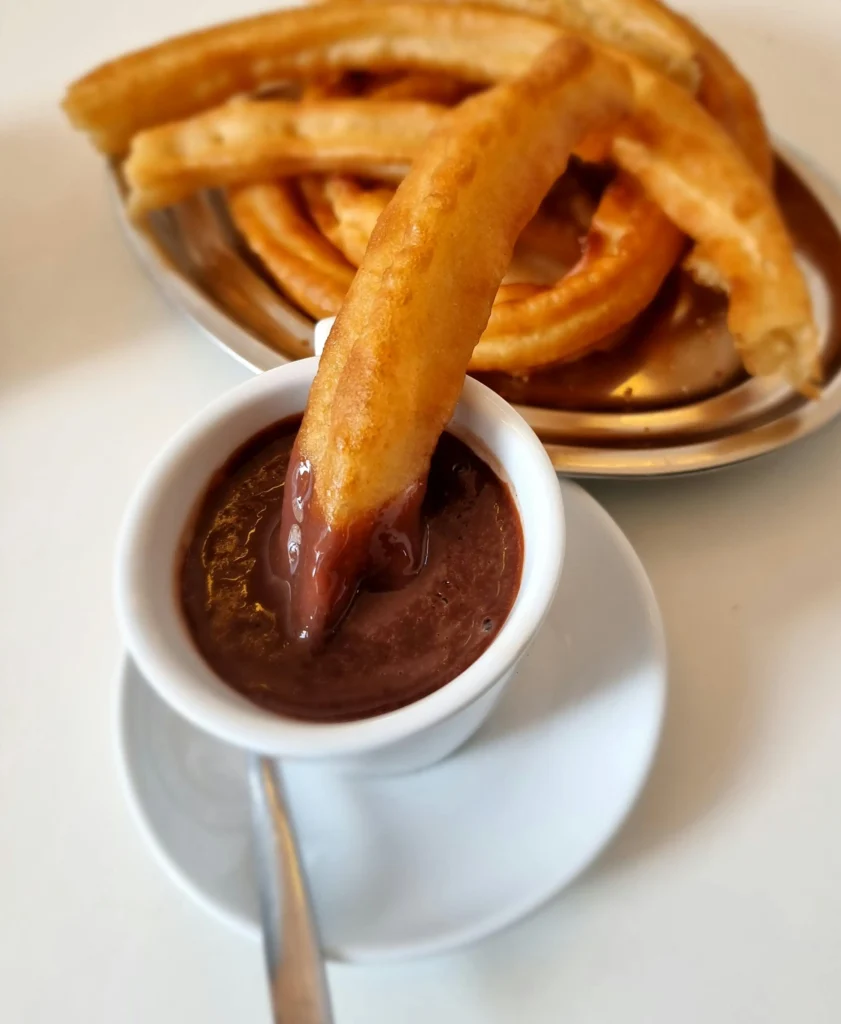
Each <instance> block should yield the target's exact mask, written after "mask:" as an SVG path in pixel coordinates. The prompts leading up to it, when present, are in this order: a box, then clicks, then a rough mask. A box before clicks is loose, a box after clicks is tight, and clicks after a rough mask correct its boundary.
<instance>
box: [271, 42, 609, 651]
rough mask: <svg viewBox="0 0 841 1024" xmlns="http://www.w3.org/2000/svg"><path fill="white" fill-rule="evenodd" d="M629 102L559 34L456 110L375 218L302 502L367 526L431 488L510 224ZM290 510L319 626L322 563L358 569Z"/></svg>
mask: <svg viewBox="0 0 841 1024" xmlns="http://www.w3.org/2000/svg"><path fill="white" fill-rule="evenodd" d="M628 100H629V87H628V79H627V73H626V72H625V71H624V70H623V69H622V68H621V67H619V66H618V65H616V64H615V63H614V62H612V61H609V60H607V59H605V58H603V57H600V56H598V55H596V54H594V53H593V52H592V51H591V50H590V49H589V48H588V47H587V46H585V45H584V44H582V43H578V42H574V41H571V40H564V41H561V42H559V43H558V44H557V45H555V46H553V47H552V48H551V49H550V50H549V51H548V52H547V53H546V54H545V55H544V56H543V57H542V58H541V59H540V60H539V61H538V62H537V63H536V65H535V66H534V67H533V68H532V70H531V71H530V72H529V73H528V74H527V75H525V76H523V78H521V79H518V80H515V81H512V82H510V83H507V84H505V85H501V86H499V87H497V88H496V89H492V90H489V91H488V92H486V93H483V94H482V95H480V96H477V97H474V98H472V99H470V100H467V101H465V103H463V104H462V105H461V106H460V107H458V108H456V109H455V110H454V111H452V112H451V113H450V114H449V115H447V118H446V121H445V123H444V124H442V126H441V128H440V129H439V130H438V131H436V132H435V133H434V134H433V136H432V137H431V138H430V140H429V142H428V144H427V146H426V147H425V149H424V151H423V153H422V154H421V155H420V156H419V158H418V159H417V160H416V162H415V163H414V165H413V166H412V169H411V171H410V172H409V174H408V176H407V177H406V179H405V180H404V181H403V182H402V184H401V185H400V187H399V188H398V190H397V192H396V193H395V196H394V199H393V200H392V202H391V203H389V205H388V206H387V207H386V210H385V212H384V214H383V216H382V217H381V218H380V220H379V222H378V223H377V227H376V229H375V231H374V234H373V236H372V238H371V242H370V245H369V246H368V249H367V251H366V253H365V258H364V259H363V261H362V265H361V266H360V268H359V271H358V273H357V275H356V277H355V279H354V282H353V284H352V286H351V289H350V292H349V293H348V297H347V299H346V300H345V303H344V305H343V306H342V308H341V310H340V312H339V315H338V318H337V320H336V323H335V326H334V327H333V330H332V331H331V334H330V338H329V339H328V342H327V345H326V347H325V350H324V354H323V355H322V358H321V363H320V365H319V369H318V373H317V375H316V378H315V381H314V383H313V386H312V390H311V392H310V397H309V402H308V404H307V409H306V413H305V415H304V420H303V424H302V426H301V430H300V433H299V435H298V440H297V453H298V456H299V458H300V460H301V461H300V464H301V465H305V466H306V471H307V474H308V479H309V480H311V482H312V484H311V497H310V498H309V499H308V500H309V502H310V504H309V506H308V511H307V512H305V515H312V516H315V518H316V519H317V521H318V522H320V523H323V524H325V526H326V528H327V529H328V530H330V531H333V532H334V533H337V534H339V535H342V531H347V530H349V529H355V528H357V527H359V526H360V524H362V525H363V526H364V524H366V523H370V524H371V525H370V526H369V527H367V528H368V529H370V530H371V531H372V533H373V531H374V529H375V526H374V520H375V518H376V516H377V515H378V514H379V513H380V512H381V510H383V509H385V508H387V507H389V506H390V505H392V504H393V503H394V502H395V501H400V500H402V499H403V497H404V496H405V495H407V494H409V493H412V492H416V490H417V488H418V486H419V485H421V486H422V482H423V481H424V480H425V479H426V475H427V472H428V469H429V461H430V458H431V456H432V452H433V449H434V447H435V444H436V443H437V440H438V438H439V436H440V434H441V431H442V430H443V429H444V426H445V425H446V423H447V421H448V420H449V418H450V417H451V415H452V413H453V410H454V408H455V405H456V402H457V401H458V396H459V394H460V392H461V387H462V384H463V379H464V373H465V370H466V368H467V364H468V361H469V359H470V355H471V352H472V350H473V347H474V345H475V344H476V342H477V340H478V338H479V335H480V333H481V331H482V329H483V327H484V326H485V324H486V322H487V319H488V315H489V313H490V310H491V304H492V302H493V297H494V294H495V293H496V290H497V288H498V286H499V283H500V281H501V279H502V276H503V274H504V273H505V269H506V267H507V266H508V264H509V262H510V259H511V253H512V250H513V247H514V243H515V241H516V239H517V237H518V236H519V235H520V233H521V231H522V229H523V228H524V227H525V225H526V224H527V223H528V221H529V219H530V218H531V217H532V216H533V215H534V213H535V212H536V210H537V207H538V205H539V203H540V200H541V199H542V198H543V196H544V195H545V193H546V192H547V191H548V190H549V188H550V186H551V185H552V183H553V181H554V180H555V179H556V178H557V177H558V175H559V174H560V173H561V172H562V171H563V169H564V166H565V165H566V162H567V159H568V157H569V154H570V152H571V151H572V148H573V147H574V145H575V143H576V142H577V141H578V139H579V138H581V137H582V135H583V134H584V133H585V132H586V131H587V129H588V128H589V127H590V126H592V125H599V124H606V123H610V122H613V121H615V120H616V119H617V118H618V117H619V116H621V115H622V114H623V113H624V111H625V110H626V109H627V104H628ZM372 467H376V471H375V472H372V471H371V470H372ZM290 471H291V472H297V471H298V470H297V467H296V468H295V469H294V470H293V469H292V467H290ZM294 493H297V489H296V486H294V485H289V486H287V499H288V500H289V501H290V502H291V501H292V500H293V499H292V497H291V495H292V494H294ZM293 513H294V514H293ZM283 522H284V524H289V530H290V531H291V530H293V529H295V530H296V532H297V535H298V536H299V537H300V536H301V534H302V532H303V535H304V541H302V542H301V543H300V545H299V546H296V547H295V551H294V562H295V567H296V568H295V570H294V573H295V578H296V580H297V581H298V586H299V588H301V589H299V590H298V591H297V592H296V589H295V585H293V588H292V593H293V609H292V612H293V614H292V619H293V625H294V628H295V630H296V633H297V634H298V635H310V636H311V635H312V634H313V633H315V634H316V635H317V634H318V633H319V632H320V631H321V630H323V629H324V628H325V627H327V626H329V624H330V621H331V616H335V615H336V614H337V611H336V608H335V605H331V604H330V602H329V601H325V600H322V599H321V598H320V597H318V595H316V596H315V597H314V596H313V593H312V587H314V586H315V584H314V583H312V582H311V581H312V580H313V578H314V576H315V573H314V570H315V567H316V566H318V574H319V575H320V576H321V578H322V580H323V579H324V577H325V575H328V576H329V573H330V569H332V568H337V569H338V571H340V572H342V573H343V574H347V573H348V572H350V573H354V574H356V575H358V574H360V573H361V572H362V571H363V566H361V565H357V566H353V567H351V568H348V566H347V564H346V563H342V562H341V560H340V561H339V562H338V564H337V566H328V567H326V569H325V565H324V558H325V557H326V556H325V549H324V548H323V547H319V543H318V542H315V541H313V543H311V544H307V543H306V542H305V541H306V532H307V531H306V530H305V529H304V530H302V529H300V528H297V525H296V524H297V522H298V516H297V512H296V511H295V510H294V509H293V510H292V511H291V512H287V510H286V509H285V511H284V520H283ZM321 536H323V534H322V533H319V537H321ZM287 540H289V543H290V545H291V540H292V538H291V533H290V537H289V538H288V539H287V538H286V537H283V539H282V543H283V544H284V546H286V545H287ZM296 545H297V542H296ZM367 549H368V546H367V544H365V545H360V550H362V551H367ZM341 554H342V557H344V553H343V552H342V553H341ZM292 557H293V555H292V552H291V549H290V561H291V560H292ZM319 559H320V560H321V561H319ZM348 589H351V588H347V587H342V588H340V590H341V592H342V593H346V592H347V591H348ZM351 592H352V589H351ZM313 608H315V609H316V612H315V613H314V614H315V618H313V615H311V614H310V612H311V611H312V609H313Z"/></svg>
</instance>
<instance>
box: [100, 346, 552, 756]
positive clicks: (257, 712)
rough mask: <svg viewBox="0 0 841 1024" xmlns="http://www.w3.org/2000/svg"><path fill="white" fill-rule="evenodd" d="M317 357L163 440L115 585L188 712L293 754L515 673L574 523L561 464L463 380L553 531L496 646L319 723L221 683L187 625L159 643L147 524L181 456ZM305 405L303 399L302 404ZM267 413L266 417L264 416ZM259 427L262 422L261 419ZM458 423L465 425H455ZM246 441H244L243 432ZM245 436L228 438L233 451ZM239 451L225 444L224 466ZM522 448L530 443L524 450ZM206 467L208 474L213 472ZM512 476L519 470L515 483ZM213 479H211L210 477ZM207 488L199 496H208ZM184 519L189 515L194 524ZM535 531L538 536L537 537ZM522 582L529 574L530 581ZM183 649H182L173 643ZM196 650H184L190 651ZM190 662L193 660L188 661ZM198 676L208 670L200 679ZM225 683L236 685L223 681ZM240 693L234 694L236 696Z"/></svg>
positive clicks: (311, 751) (455, 706)
mask: <svg viewBox="0 0 841 1024" xmlns="http://www.w3.org/2000/svg"><path fill="white" fill-rule="evenodd" d="M317 365H318V359H317V358H315V357H312V358H309V359H302V360H298V361H296V362H294V363H288V364H285V365H283V366H280V367H277V368H275V369H273V370H269V371H267V372H265V373H263V374H260V375H259V376H256V377H253V378H250V379H249V380H247V381H245V382H244V383H243V384H240V385H239V386H237V387H236V388H233V389H232V390H230V391H228V392H226V393H224V394H223V395H221V396H220V397H219V398H217V399H215V400H214V401H212V402H211V403H210V404H209V405H207V406H206V407H205V408H204V409H202V410H201V411H200V412H199V413H197V414H196V415H195V416H194V417H193V418H192V419H191V420H189V421H188V422H187V423H186V424H185V425H184V426H183V427H182V428H181V429H180V430H179V431H177V432H176V434H175V435H174V436H173V437H172V438H171V439H170V440H169V441H168V442H167V444H165V446H164V448H163V449H162V450H161V451H160V452H159V454H158V455H157V457H156V458H155V459H154V460H153V461H152V463H151V464H150V465H149V466H148V468H147V470H146V472H145V473H144V474H143V476H142V477H141V480H140V482H139V483H138V485H137V487H136V489H135V491H134V494H133V496H132V498H131V500H130V502H129V505H128V507H127V510H126V513H125V516H124V518H123V522H122V526H121V529H120V533H119V537H118V542H117V557H116V569H115V577H114V593H115V606H116V614H117V620H118V623H119V627H120V631H121V633H122V636H123V639H124V641H125V643H126V646H127V648H128V651H129V653H130V655H131V657H132V658H133V659H134V661H135V663H136V664H137V666H138V668H139V669H140V671H141V672H142V674H143V675H144V676H145V678H146V679H147V680H148V681H149V683H150V684H151V685H152V686H153V687H154V689H155V690H156V691H157V692H158V693H159V695H160V696H161V697H162V698H163V699H164V700H165V701H166V702H167V703H169V704H170V705H171V706H172V707H173V708H174V709H175V710H176V711H177V712H178V713H179V714H181V715H182V716H183V717H185V718H187V719H188V720H189V721H191V722H193V723H194V724H195V725H197V726H198V727H199V728H201V729H203V730H204V731H206V732H209V733H211V734H213V735H215V736H217V737H218V738H220V739H222V740H224V741H226V742H228V743H232V744H234V745H236V746H238V747H243V748H247V749H251V750H255V751H260V752H262V753H267V754H274V755H276V756H284V757H298V758H307V759H321V758H329V757H336V756H347V755H354V754H361V753H366V752H370V751H373V750H377V749H380V748H382V747H386V746H390V745H391V744H393V743H397V742H399V741H401V740H405V739H408V738H409V737H411V736H414V735H416V734H418V733H421V732H423V731H425V730H426V729H429V728H431V727H432V726H434V725H436V724H438V723H440V722H443V721H445V720H446V719H448V718H450V717H452V716H453V715H455V714H457V713H458V712H459V711H461V710H462V709H463V708H465V707H467V706H468V705H469V704H472V703H473V702H474V701H475V700H477V699H478V698H479V697H481V696H482V695H483V694H484V693H486V692H487V691H488V690H489V689H490V688H491V687H492V686H493V685H494V684H495V683H496V682H498V681H499V679H501V678H502V677H503V676H504V675H505V674H506V673H508V672H509V671H510V670H511V669H512V668H513V666H514V665H515V664H516V662H517V661H518V660H519V658H520V657H521V656H522V654H523V653H524V651H525V649H526V647H527V646H528V645H529V643H530V642H531V640H532V638H533V637H534V635H535V633H536V632H537V629H538V628H539V627H540V624H541V623H542V621H543V619H544V617H545V615H546V613H547V612H548V610H549V607H550V605H551V602H552V599H553V597H554V595H555V591H556V589H557V585H558V581H559V578H560V571H561V566H562V563H563V557H564V549H565V541H566V531H565V521H564V511H563V499H562V496H561V489H560V485H559V483H558V479H557V476H556V473H555V469H554V467H553V466H552V463H551V461H550V459H549V457H548V455H547V454H546V451H545V449H544V448H543V445H542V444H541V442H540V441H539V439H538V438H537V436H536V434H535V433H534V432H533V431H532V429H531V427H529V426H528V424H527V423H526V422H525V420H524V419H523V418H522V416H520V414H519V413H518V412H517V411H516V410H515V409H514V408H513V407H512V406H510V405H509V404H508V403H507V402H506V401H505V400H504V399H502V398H501V397H500V396H499V395H497V394H496V393H495V392H493V391H491V390H490V388H488V387H486V386H485V385H484V384H482V383H480V382H479V381H476V380H474V379H473V378H470V377H468V378H466V380H465V385H464V390H463V392H462V396H461V398H460V400H459V405H460V406H461V405H464V404H466V405H467V406H469V407H470V409H471V411H472V412H473V413H475V414H478V415H479V416H480V417H482V418H484V419H489V418H493V419H495V420H496V421H497V422H498V423H499V424H501V425H502V426H503V428H504V429H505V430H507V431H510V432H513V433H514V434H516V435H517V437H518V440H519V442H520V445H521V446H523V445H524V446H525V452H526V455H527V458H528V459H529V460H530V462H531V467H530V470H529V471H530V472H531V473H532V474H533V478H534V486H535V487H537V488H539V490H540V492H541V493H540V500H541V502H542V503H543V506H544V508H545V510H546V514H547V516H548V517H549V519H550V521H552V522H554V523H555V524H557V525H556V529H554V530H548V531H545V533H543V534H542V535H541V536H540V541H539V542H540V557H539V558H537V559H536V560H535V562H534V566H533V571H532V573H531V578H530V579H529V581H528V587H524V586H521V588H520V590H519V591H518V594H517V598H516V600H515V603H514V605H513V607H512V609H511V611H510V613H509V615H508V618H507V619H506V620H505V622H504V623H503V624H502V626H501V627H500V630H499V632H498V633H497V635H496V636H495V637H494V639H493V641H492V642H491V644H490V645H489V646H488V647H487V648H486V650H485V651H483V652H482V654H480V655H479V657H478V658H477V659H476V660H475V661H474V662H473V663H472V664H470V665H469V666H468V667H467V668H466V669H465V670H464V671H463V672H461V673H460V674H459V675H458V676H456V677H455V678H454V679H452V680H450V681H449V682H448V683H445V684H444V685H443V686H441V687H439V688H438V689H437V690H434V691H433V692H432V693H430V694H427V695H426V696H425V697H422V698H421V699H420V700H417V701H414V702H412V703H411V704H407V705H405V706H404V707H401V708H397V709H396V710H394V711H389V712H386V713H384V714H381V715H376V716H373V717H370V718H363V719H356V720H352V721H348V722H326V723H325V722H310V721H306V720H299V719H295V718H291V717H285V716H283V715H279V714H277V713H275V712H272V711H268V710H266V709H263V708H260V707H258V706H257V705H256V704H253V703H251V702H250V701H248V700H247V698H245V697H244V696H242V695H241V694H238V693H237V692H236V691H235V690H233V689H232V688H230V692H229V693H227V694H226V698H222V697H220V695H219V693H218V689H219V684H220V677H219V676H218V675H217V674H216V673H215V672H214V671H213V669H212V668H211V667H210V665H208V664H207V663H206V662H205V661H204V659H203V658H201V655H198V659H199V661H200V666H197V665H196V664H195V659H196V655H197V654H198V649H197V648H196V647H195V646H194V644H193V641H192V638H191V637H190V635H189V633H188V631H187V628H186V624H185V625H184V629H183V631H182V632H183V643H182V642H181V641H179V642H178V643H177V644H168V643H165V642H163V641H161V642H158V639H157V638H156V637H155V631H154V630H153V629H149V628H147V625H148V622H147V620H148V619H149V617H150V616H151V617H152V618H153V619H154V616H155V615H165V614H167V612H166V611H155V610H154V609H152V610H150V608H151V604H150V602H148V601H147V600H146V595H145V594H144V593H143V584H142V580H143V579H144V578H145V563H146V561H147V559H148V551H149V535H148V531H147V529H146V524H147V523H148V521H149V520H150V518H151V517H152V516H153V515H154V513H155V511H156V510H157V509H159V508H160V507H161V505H162V504H164V505H165V504H166V502H167V500H168V495H169V493H170V488H171V487H172V486H175V485H176V484H177V479H178V466H179V465H182V466H183V465H185V463H186V462H187V461H188V460H189V459H190V457H191V454H193V453H194V452H196V451H199V450H204V445H205V443H206V442H204V438H205V437H206V435H207V434H208V433H209V432H210V431H211V429H212V428H215V427H217V426H218V425H219V424H220V423H223V422H224V421H226V420H234V419H235V418H236V416H237V414H238V413H239V412H240V411H241V410H243V409H245V408H247V407H248V406H249V405H250V404H251V403H252V402H255V401H256V400H258V399H259V398H261V397H262V396H264V395H265V394H266V393H270V392H276V391H283V390H285V389H287V388H295V387H299V386H301V385H308V384H310V383H311V382H312V379H313V377H314V376H315V371H316V368H317ZM301 411H302V412H303V408H302V409H301ZM269 422H270V421H267V422H266V424H265V425H266V426H268V425H269ZM258 429H259V428H258ZM456 432H458V431H457V429H456ZM477 441H479V443H480V444H482V445H483V446H484V447H485V448H486V449H487V452H488V453H489V454H490V455H491V456H492V457H493V459H494V460H495V461H496V463H497V466H496V469H497V470H500V469H501V470H502V473H503V475H507V471H508V467H506V464H505V459H504V458H503V457H502V456H501V455H500V453H499V451H497V450H496V448H495V447H494V446H492V445H489V444H487V442H485V441H484V440H483V439H481V438H477ZM237 443H239V442H237ZM235 448H236V443H234V444H232V445H231V452H232V451H233V450H235ZM231 452H224V453H220V457H219V460H218V465H222V464H223V463H224V459H225V458H226V457H227V455H230V454H231ZM519 454H520V457H521V458H522V454H523V452H522V450H520V452H519ZM210 475H211V474H210V473H208V476H207V478H208V480H209V479H210ZM507 482H508V483H509V486H511V481H510V479H509V480H508V481H507ZM204 486H206V484H205V485H204ZM511 490H512V495H513V497H514V499H515V502H516V503H517V509H518V514H519V516H520V522H521V526H522V529H523V536H524V540H525V542H526V544H527V545H528V544H529V536H528V531H527V526H526V521H527V516H526V515H525V513H524V510H523V507H522V503H521V500H520V499H519V498H518V495H517V493H516V489H515V488H514V487H513V486H511ZM201 494H202V490H201V489H199V491H198V493H197V494H196V495H195V496H194V498H193V501H194V502H196V501H198V500H200V497H201ZM187 521H188V520H187V518H185V521H184V525H185V526H186V523H187ZM534 542H535V539H534V537H532V538H531V543H534ZM523 582H525V581H523ZM176 648H177V649H176ZM187 651H189V654H188V656H187V657H184V655H185V653H186V652H187ZM190 660H192V661H193V664H192V665H191V666H190V667H189V668H187V663H188V662H189V661H190ZM196 675H198V676H199V678H198V679H197V678H196ZM222 685H224V686H225V687H227V684H225V683H224V681H222ZM232 693H233V694H235V695H236V697H238V698H239V700H238V701H231V697H230V694H232Z"/></svg>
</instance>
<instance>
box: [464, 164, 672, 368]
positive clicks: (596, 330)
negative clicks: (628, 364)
mask: <svg viewBox="0 0 841 1024" xmlns="http://www.w3.org/2000/svg"><path fill="white" fill-rule="evenodd" d="M683 245H684V241H683V237H682V236H681V235H680V233H679V232H678V231H676V230H675V229H674V228H673V227H672V225H671V224H670V223H669V221H668V220H667V219H666V218H665V216H664V215H663V214H662V213H661V212H660V210H659V209H658V208H657V207H656V206H655V205H654V203H652V202H651V201H650V200H648V199H645V197H644V196H643V195H642V190H641V189H640V186H639V185H637V184H636V182H634V181H633V180H632V179H630V178H629V177H628V176H627V175H620V176H619V178H618V179H617V181H616V182H615V183H614V184H612V185H611V186H609V188H608V189H607V191H606V192H605V195H604V198H603V200H602V202H601V203H600V204H599V207H598V209H597V211H596V213H595V216H594V217H593V223H592V224H591V226H590V233H589V235H588V237H587V243H586V246H585V251H584V257H583V259H582V260H581V262H580V263H579V264H578V266H576V267H575V268H574V269H573V270H572V271H571V272H570V273H569V274H566V275H565V276H564V277H562V278H561V280H560V281H558V283H557V284H556V285H555V286H554V287H552V288H547V289H543V290H541V291H539V292H537V293H536V294H533V295H530V296H525V297H523V298H521V299H520V300H519V301H510V302H506V303H505V304H502V305H499V304H498V305H496V306H495V307H494V310H493V313H492V314H491V317H490V320H489V321H488V326H487V328H486V329H485V332H484V333H483V335H482V338H481V340H480V341H479V344H478V345H477V346H476V348H475V349H474V351H473V357H472V359H471V361H470V369H471V370H503V371H505V372H506V373H524V372H527V371H528V370H531V369H534V368H536V367H543V366H548V365H552V364H554V363H558V362H564V361H568V360H571V359H578V358H580V357H581V356H582V355H584V354H586V353H587V352H590V351H592V350H593V349H594V348H598V347H599V345H600V343H601V342H602V341H603V339H604V338H605V337H607V336H608V335H609V334H611V333H612V332H613V331H616V330H617V329H618V328H620V327H622V326H624V325H625V324H627V323H628V322H629V321H630V320H632V319H633V318H634V317H635V316H636V315H637V313H639V311H640V310H641V309H644V308H645V307H646V306H647V305H648V304H649V302H651V300H652V299H653V298H654V296H655V295H656V294H657V291H658V290H659V288H660V285H661V284H662V283H663V279H664V278H665V276H666V274H668V272H669V271H670V270H671V268H672V267H673V266H674V264H675V261H676V260H677V258H678V256H679V255H680V252H681V249H682V248H683Z"/></svg>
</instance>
